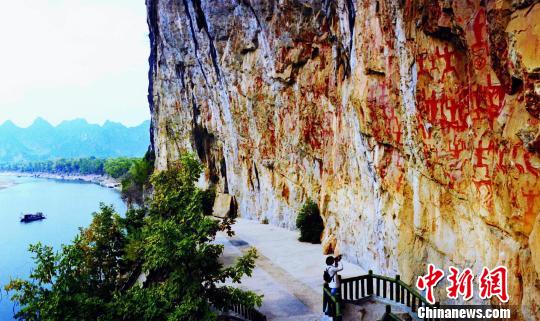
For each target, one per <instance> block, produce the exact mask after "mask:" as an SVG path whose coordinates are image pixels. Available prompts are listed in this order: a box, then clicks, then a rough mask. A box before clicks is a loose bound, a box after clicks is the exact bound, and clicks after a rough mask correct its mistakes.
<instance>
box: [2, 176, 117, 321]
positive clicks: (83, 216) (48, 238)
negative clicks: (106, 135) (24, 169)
mask: <svg viewBox="0 0 540 321" xmlns="http://www.w3.org/2000/svg"><path fill="white" fill-rule="evenodd" d="M100 202H103V203H105V204H112V205H113V206H114V207H115V209H116V210H117V212H119V213H120V214H124V213H125V211H126V206H125V205H124V203H123V202H122V200H121V198H120V194H119V193H118V192H117V191H115V190H113V189H109V188H105V187H101V186H98V185H95V184H91V183H79V182H70V181H58V180H50V179H41V178H32V177H12V176H0V288H1V297H0V298H1V301H0V321H12V320H13V309H14V304H13V302H11V301H10V300H9V298H8V296H7V294H6V292H5V291H4V286H5V285H6V283H8V282H9V280H10V278H13V277H23V278H24V277H26V276H28V274H29V273H30V270H31V268H32V259H31V255H30V253H28V251H27V249H28V246H29V245H30V244H33V243H37V242H41V243H43V244H45V245H52V246H54V247H55V249H59V248H60V245H61V244H66V243H69V242H70V241H71V240H72V239H73V238H74V237H75V235H76V234H77V233H78V231H79V227H86V226H88V225H89V224H90V222H91V221H92V213H93V212H95V211H97V210H98V209H99V204H100ZM23 212H43V214H45V216H46V217H47V219H45V220H43V221H38V222H33V223H29V224H23V223H20V222H19V217H20V215H21V213H23Z"/></svg>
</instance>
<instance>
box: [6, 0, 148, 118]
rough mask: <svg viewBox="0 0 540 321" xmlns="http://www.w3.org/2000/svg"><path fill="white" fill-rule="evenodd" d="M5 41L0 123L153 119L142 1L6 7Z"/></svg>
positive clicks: (33, 2) (30, 0) (52, 1)
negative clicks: (149, 98) (38, 120)
mask: <svg viewBox="0 0 540 321" xmlns="http://www.w3.org/2000/svg"><path fill="white" fill-rule="evenodd" d="M0 35H1V37H0V39H1V41H2V45H1V46H0V47H1V48H2V49H1V50H0V123H3V122H4V121H5V120H7V119H11V120H13V121H14V122H15V123H16V124H18V125H21V126H26V125H29V124H30V123H31V122H32V121H33V120H34V119H35V118H36V117H38V116H41V117H43V118H45V119H47V120H48V121H50V122H51V123H53V124H57V123H59V122H61V121H62V120H66V119H73V118H86V119H87V120H88V121H90V122H93V123H102V122H103V121H105V120H106V119H110V120H113V121H119V122H122V123H124V124H127V125H134V124H138V123H140V122H142V121H143V120H145V119H149V117H150V116H149V111H148V103H147V101H146V93H147V86H148V79H147V71H148V62H147V59H148V52H149V44H148V37H147V36H148V28H147V26H146V8H145V5H144V1H143V0H14V1H4V2H3V3H2V10H0Z"/></svg>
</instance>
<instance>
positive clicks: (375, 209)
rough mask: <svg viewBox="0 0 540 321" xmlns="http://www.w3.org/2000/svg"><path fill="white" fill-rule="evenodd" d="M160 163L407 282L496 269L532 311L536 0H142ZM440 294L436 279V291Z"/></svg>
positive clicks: (255, 213)
mask: <svg viewBox="0 0 540 321" xmlns="http://www.w3.org/2000/svg"><path fill="white" fill-rule="evenodd" d="M147 7H148V14H149V21H148V23H149V26H150V30H151V35H150V38H151V46H152V54H151V56H150V66H151V69H150V74H149V77H150V88H149V102H150V105H151V109H152V121H153V147H154V149H155V152H156V164H157V167H158V168H166V167H167V164H169V163H170V162H171V161H174V160H175V159H176V158H177V157H178V155H179V153H180V152H182V151H184V150H190V151H193V152H195V153H196V154H197V155H198V156H199V158H200V159H201V160H202V161H203V162H204V163H205V164H206V166H207V171H206V176H205V179H204V182H202V183H204V184H212V185H215V186H217V188H218V190H219V191H220V192H222V193H227V194H230V195H233V196H234V197H235V199H236V201H237V203H238V211H239V214H240V215H241V216H244V217H248V218H252V219H256V220H263V219H267V220H268V221H269V222H270V223H272V224H276V225H281V226H286V227H290V228H293V227H294V221H295V218H296V213H297V212H298V209H299V208H300V207H301V205H302V204H303V202H305V201H306V199H307V198H309V197H310V198H313V199H315V200H317V202H318V204H319V207H320V208H321V209H322V213H323V216H324V221H325V232H324V235H323V244H324V248H325V250H326V251H328V252H331V251H334V250H336V251H339V252H341V253H343V254H344V255H345V256H346V257H347V259H349V260H351V261H353V262H357V263H358V264H360V265H361V266H362V267H364V268H366V269H373V270H375V271H377V272H379V273H384V274H393V273H400V274H401V275H402V278H403V279H404V280H406V281H407V282H408V283H413V282H414V280H415V279H416V277H417V276H418V275H420V274H423V273H424V271H425V268H426V264H427V263H434V264H436V265H439V266H449V265H454V266H457V267H461V268H464V267H470V268H472V269H473V270H474V272H475V273H479V271H480V270H481V269H482V267H483V266H491V267H494V266H497V265H506V266H508V268H509V274H510V275H509V282H510V283H509V292H510V303H511V304H517V305H519V306H520V309H519V310H520V313H521V315H520V318H522V319H524V320H540V306H539V305H540V216H539V215H538V214H539V212H540V180H539V175H540V136H539V135H540V126H539V125H540V119H539V117H540V25H539V24H538V21H540V4H539V3H538V1H528V0H501V1H472V0H454V1H443V0H438V1H427V0H424V1H421V0H419V1H415V0H403V1H401V0H399V1H398V0H395V1H390V0H386V1H382V0H381V1H375V0H373V1H354V0H339V1H311V0H304V1H300V0H283V1H262V0H245V1H244V0H237V1H236V0H231V1H204V0H183V1H172V0H147ZM440 297H441V298H444V295H443V294H441V295H440Z"/></svg>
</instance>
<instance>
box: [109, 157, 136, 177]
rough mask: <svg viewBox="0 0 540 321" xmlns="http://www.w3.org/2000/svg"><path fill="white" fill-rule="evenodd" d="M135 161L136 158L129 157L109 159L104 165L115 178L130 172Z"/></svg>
mask: <svg viewBox="0 0 540 321" xmlns="http://www.w3.org/2000/svg"><path fill="white" fill-rule="evenodd" d="M135 161H136V158H127V157H120V158H112V159H108V160H107V161H106V162H105V165H104V168H105V172H106V173H107V174H108V175H109V176H111V177H113V178H120V177H122V176H124V175H126V174H127V173H128V172H129V169H130V168H131V165H133V163H134V162H135Z"/></svg>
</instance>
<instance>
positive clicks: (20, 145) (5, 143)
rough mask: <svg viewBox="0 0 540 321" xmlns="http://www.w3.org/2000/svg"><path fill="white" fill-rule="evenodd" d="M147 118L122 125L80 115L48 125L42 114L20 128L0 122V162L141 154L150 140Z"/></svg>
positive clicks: (139, 155)
mask: <svg viewBox="0 0 540 321" xmlns="http://www.w3.org/2000/svg"><path fill="white" fill-rule="evenodd" d="M149 128H150V121H145V122H143V123H142V124H140V125H139V126H135V127H126V126H124V125H122V124H120V123H115V122H111V121H107V122H105V123H104V124H103V126H100V125H96V124H89V123H88V122H87V121H86V120H84V119H75V120H69V121H64V122H62V123H60V124H59V125H58V126H52V125H51V124H50V123H48V122H47V121H46V120H44V119H43V118H37V119H36V120H35V121H34V122H33V123H32V125H30V126H29V127H26V128H21V127H18V126H17V125H15V124H14V123H13V122H12V121H9V120H8V121H6V122H5V123H3V124H2V125H0V163H12V162H21V161H43V160H54V159H58V158H79V157H92V156H94V157H97V158H109V157H119V156H126V157H142V156H143V155H144V153H145V152H146V150H147V148H148V145H149V143H150V134H149Z"/></svg>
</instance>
